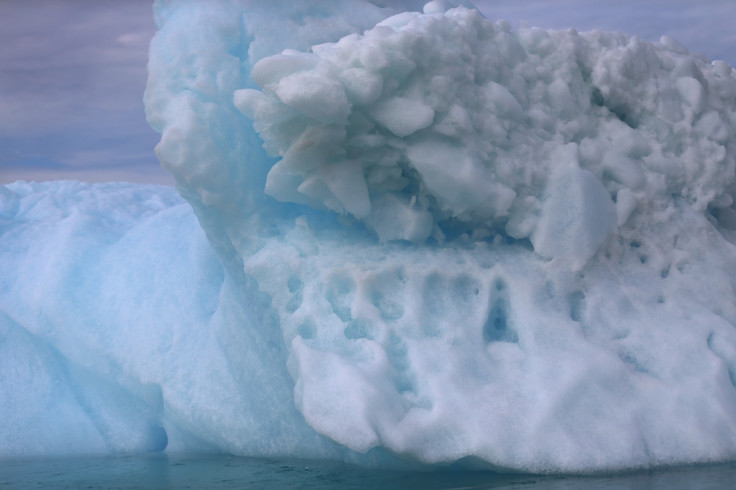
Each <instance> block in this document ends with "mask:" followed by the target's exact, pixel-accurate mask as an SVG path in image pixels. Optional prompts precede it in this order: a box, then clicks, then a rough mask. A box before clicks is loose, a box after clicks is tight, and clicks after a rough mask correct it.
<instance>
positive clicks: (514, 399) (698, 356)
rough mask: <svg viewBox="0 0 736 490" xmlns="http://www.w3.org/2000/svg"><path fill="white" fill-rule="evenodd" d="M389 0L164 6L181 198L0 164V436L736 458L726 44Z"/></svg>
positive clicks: (414, 452) (166, 117)
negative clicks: (17, 177)
mask: <svg viewBox="0 0 736 490" xmlns="http://www.w3.org/2000/svg"><path fill="white" fill-rule="evenodd" d="M392 5H393V7H386V6H381V2H364V1H359V0H351V1H343V2H299V3H295V2H292V3H291V4H289V5H285V4H283V3H278V2H277V3H276V4H275V5H271V6H268V7H266V6H264V4H261V3H258V2H251V1H246V0H242V1H235V0H230V1H226V0H221V1H217V2H215V1H213V2H208V3H207V4H206V6H205V4H203V3H202V2H195V1H185V2H176V3H174V2H168V1H164V0H159V1H157V2H155V4H154V15H155V19H156V24H157V28H158V32H157V34H156V37H155V38H154V39H153V41H152V43H151V53H150V64H149V80H148V86H147V90H146V95H145V100H146V108H147V116H148V120H149V122H150V124H151V125H152V126H153V127H154V128H155V129H157V130H158V131H160V132H161V141H160V143H159V144H158V146H157V148H156V152H157V155H158V157H159V159H160V161H161V163H162V165H163V166H164V167H165V168H166V169H168V170H169V171H170V172H171V173H172V174H173V175H174V177H175V178H176V181H177V189H178V192H179V194H180V195H181V197H183V199H181V197H179V196H178V195H177V194H176V192H175V191H173V190H172V189H166V188H160V187H149V186H133V185H125V184H105V185H88V184H80V183H73V182H56V183H47V184H32V183H31V184H29V183H24V182H18V183H15V184H12V185H9V186H6V187H4V188H0V257H1V258H0V332H2V335H1V336H0V339H2V341H0V350H1V352H0V366H2V369H1V370H0V386H1V387H2V390H3V392H4V393H5V394H6V396H4V397H3V398H1V399H0V413H3V414H4V415H5V423H4V424H3V425H2V427H1V428H0V456H8V455H21V454H43V453H58V452H79V453H83V452H105V451H108V452H134V451H156V450H163V449H166V450H168V451H177V450H217V451H228V452H232V453H237V454H247V455H290V456H302V457H324V458H338V459H344V460H348V461H354V462H358V463H362V464H376V465H396V464H404V465H410V464H414V463H419V464H425V463H428V464H450V463H454V462H461V463H467V464H472V465H476V466H477V465H480V466H487V467H492V468H506V469H514V470H521V471H543V472H547V471H597V470H608V469H621V468H636V467H649V466H654V465H663V464H676V463H685V462H713V461H724V460H733V459H734V458H736V301H735V299H736V296H735V295H734V294H735V291H734V287H735V286H736V284H735V281H734V271H735V269H736V248H734V243H736V204H735V203H734V194H735V192H736V187H735V183H736V138H735V137H734V128H735V127H736V102H734V101H735V100H736V73H735V72H734V70H733V68H731V67H730V66H728V65H727V64H726V63H725V62H722V61H715V62H709V61H708V60H705V59H701V58H699V57H697V56H693V55H691V54H689V53H688V52H687V50H686V49H684V48H683V47H682V46H681V45H679V44H678V43H677V42H676V41H674V40H671V39H669V38H662V39H661V40H660V42H658V43H646V42H643V41H642V40H640V39H638V38H636V37H630V36H626V35H624V34H619V33H605V32H587V33H578V32H576V31H574V30H567V31H544V30H540V29H533V28H532V29H526V28H524V29H519V30H514V29H512V28H511V26H510V25H509V24H508V23H506V22H503V21H499V22H493V21H490V20H488V19H485V18H483V17H482V16H481V15H480V14H479V13H478V12H477V11H475V10H473V9H472V8H466V7H467V6H468V5H465V6H463V5H460V6H457V7H455V8H450V7H454V6H455V5H458V4H457V3H453V4H451V3H450V2H442V1H439V0H435V1H433V2H430V3H428V4H426V5H422V4H421V3H417V2H410V1H407V2H403V3H400V4H399V3H393V4H392ZM215 7H216V8H215ZM192 210H193V211H194V213H192V212H191V211H192ZM7 394H10V395H9V396H7Z"/></svg>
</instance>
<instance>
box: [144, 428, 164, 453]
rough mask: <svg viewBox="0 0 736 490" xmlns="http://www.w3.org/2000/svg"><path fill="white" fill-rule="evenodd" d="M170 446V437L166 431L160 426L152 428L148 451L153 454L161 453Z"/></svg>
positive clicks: (149, 435)
mask: <svg viewBox="0 0 736 490" xmlns="http://www.w3.org/2000/svg"><path fill="white" fill-rule="evenodd" d="M168 445H169V436H168V434H167V433H166V430H165V429H164V428H163V427H161V426H159V425H153V426H151V430H150V432H149V434H148V450H149V451H152V452H160V451H163V450H164V449H166V446H168Z"/></svg>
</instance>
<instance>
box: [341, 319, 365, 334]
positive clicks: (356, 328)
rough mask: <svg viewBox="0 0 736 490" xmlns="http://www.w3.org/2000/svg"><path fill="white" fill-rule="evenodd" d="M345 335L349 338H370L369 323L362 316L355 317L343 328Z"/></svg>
mask: <svg viewBox="0 0 736 490" xmlns="http://www.w3.org/2000/svg"><path fill="white" fill-rule="evenodd" d="M343 333H344V334H345V337H347V338H349V339H366V338H372V335H371V325H370V323H368V322H367V321H365V320H363V319H362V318H358V319H355V320H353V321H351V322H350V323H348V325H347V327H345V330H343Z"/></svg>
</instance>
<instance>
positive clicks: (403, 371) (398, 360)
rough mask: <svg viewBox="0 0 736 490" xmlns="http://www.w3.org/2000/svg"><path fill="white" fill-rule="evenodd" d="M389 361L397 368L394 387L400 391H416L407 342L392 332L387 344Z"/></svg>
mask: <svg viewBox="0 0 736 490" xmlns="http://www.w3.org/2000/svg"><path fill="white" fill-rule="evenodd" d="M386 354H387V356H388V361H389V363H390V364H391V367H393V368H394V369H395V370H396V374H395V376H394V380H393V381H394V387H395V388H396V391H398V392H399V393H406V392H414V380H413V377H412V374H411V371H410V367H411V365H410V363H409V355H408V349H407V347H406V343H405V342H404V341H403V340H402V339H401V337H399V336H398V335H396V334H395V333H393V332H391V335H390V336H389V338H388V344H387V345H386Z"/></svg>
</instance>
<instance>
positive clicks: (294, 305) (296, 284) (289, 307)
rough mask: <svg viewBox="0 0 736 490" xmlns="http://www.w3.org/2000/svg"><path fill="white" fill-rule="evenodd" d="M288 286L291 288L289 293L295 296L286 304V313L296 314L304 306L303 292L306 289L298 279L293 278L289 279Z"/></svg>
mask: <svg viewBox="0 0 736 490" xmlns="http://www.w3.org/2000/svg"><path fill="white" fill-rule="evenodd" d="M287 286H288V287H289V292H291V293H293V296H292V297H291V298H290V299H289V302H288V303H286V311H287V312H289V313H294V312H295V311H296V310H298V309H299V307H300V306H301V305H302V290H303V289H304V284H303V283H302V281H301V280H300V279H299V278H298V277H294V276H292V277H290V278H289V281H288V283H287Z"/></svg>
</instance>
